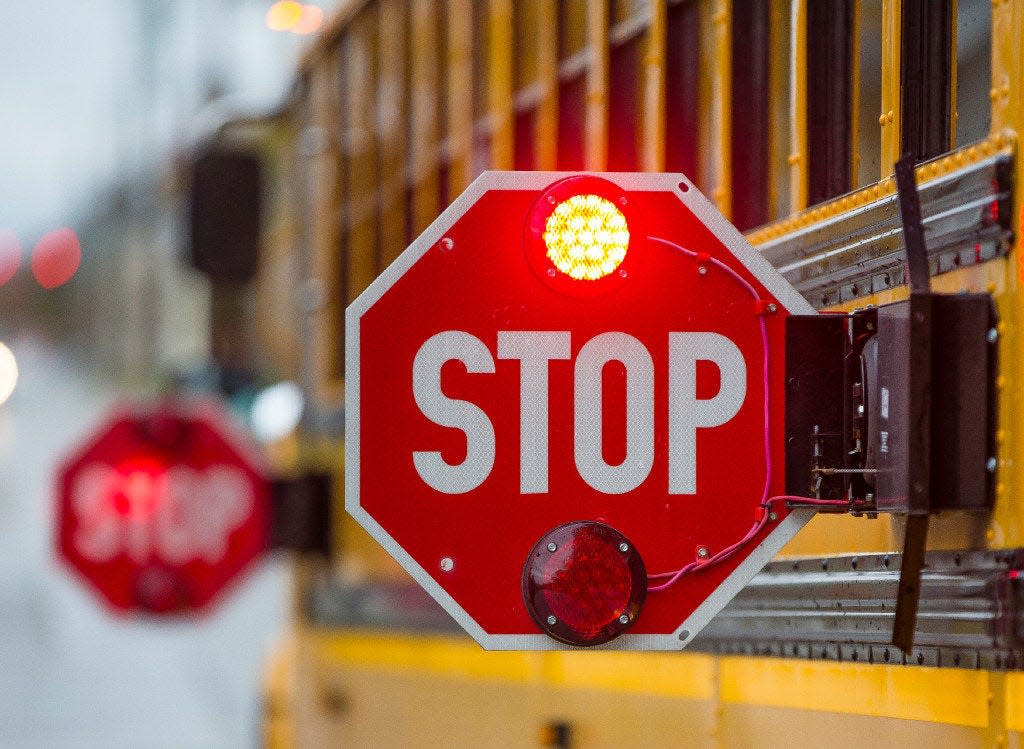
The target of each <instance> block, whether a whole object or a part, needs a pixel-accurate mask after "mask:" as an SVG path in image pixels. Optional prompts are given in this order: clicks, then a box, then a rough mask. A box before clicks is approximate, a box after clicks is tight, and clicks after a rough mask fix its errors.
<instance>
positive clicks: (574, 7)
mask: <svg viewBox="0 0 1024 749" xmlns="http://www.w3.org/2000/svg"><path fill="white" fill-rule="evenodd" d="M586 16H587V14H586V0H559V3H558V144H557V149H556V151H557V152H556V163H557V165H558V166H557V168H558V169H563V170H566V171H578V170H580V169H583V167H584V156H583V134H584V132H585V131H584V127H585V124H586V100H587V62H588V60H587V50H586V46H587V27H586Z"/></svg>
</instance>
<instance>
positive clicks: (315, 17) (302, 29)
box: [289, 5, 324, 34]
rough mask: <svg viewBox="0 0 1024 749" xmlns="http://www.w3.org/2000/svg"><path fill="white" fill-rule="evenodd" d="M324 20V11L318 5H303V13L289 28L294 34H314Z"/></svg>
mask: <svg viewBox="0 0 1024 749" xmlns="http://www.w3.org/2000/svg"><path fill="white" fill-rule="evenodd" d="M323 22H324V12H323V10H321V8H320V6H318V5H303V6H302V15H301V16H300V17H299V20H298V21H296V22H295V23H294V24H293V25H292V27H291V28H290V29H289V31H291V32H292V33H293V34H312V33H313V32H314V31H316V30H317V29H319V28H320V25H321V24H322V23H323Z"/></svg>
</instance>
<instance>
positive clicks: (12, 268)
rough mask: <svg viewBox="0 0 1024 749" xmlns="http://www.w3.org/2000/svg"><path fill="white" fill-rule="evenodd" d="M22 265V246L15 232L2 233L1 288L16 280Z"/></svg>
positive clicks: (0, 254)
mask: <svg viewBox="0 0 1024 749" xmlns="http://www.w3.org/2000/svg"><path fill="white" fill-rule="evenodd" d="M20 265H21V244H19V243H18V238H17V237H16V236H15V235H14V232H13V231H10V230H9V229H4V230H3V231H0V286H3V285H4V284H5V283H7V282H8V281H10V280H11V279H12V278H14V274H15V273H17V272H18V267H19V266H20Z"/></svg>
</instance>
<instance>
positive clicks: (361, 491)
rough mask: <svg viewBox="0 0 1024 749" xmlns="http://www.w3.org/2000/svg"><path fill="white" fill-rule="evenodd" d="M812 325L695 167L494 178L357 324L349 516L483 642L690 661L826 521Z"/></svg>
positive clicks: (400, 268) (375, 293) (350, 330)
mask: <svg viewBox="0 0 1024 749" xmlns="http://www.w3.org/2000/svg"><path fill="white" fill-rule="evenodd" d="M811 312H812V309H811V308H810V306H809V305H808V304H807V302H806V301H805V300H804V299H803V298H802V297H801V296H800V295H799V294H798V293H797V292H796V291H795V290H794V289H792V287H790V286H789V285H788V284H787V283H786V282H785V280H784V279H783V278H782V277H781V276H780V275H779V274H778V273H777V272H776V271H775V270H774V269H773V268H772V267H771V266H770V265H769V264H768V263H767V262H766V261H765V260H764V259H763V258H762V257H761V256H760V255H759V254H758V253H757V252H756V251H755V250H754V249H753V248H752V247H751V246H750V245H749V244H748V243H747V242H746V240H745V239H744V238H743V237H742V235H741V234H740V233H739V232H738V231H737V230H736V229H735V228H734V227H732V226H731V225H730V224H729V223H728V222H727V221H726V220H725V219H724V218H723V217H722V216H721V215H720V214H719V213H718V212H717V210H715V208H714V207H713V206H712V205H711V204H710V203H709V202H708V201H707V200H706V199H705V198H704V196H703V195H701V194H700V192H699V191H698V190H697V189H696V188H694V187H693V185H692V184H691V183H690V182H689V181H688V180H687V179H686V178H685V177H683V176H682V175H671V174H603V175H567V174H552V173H540V172H534V173H502V172H488V173H485V174H483V175H482V176H481V177H480V178H479V179H477V180H476V181H475V182H474V183H473V184H472V185H471V186H470V187H469V189H468V190H467V191H466V192H465V193H464V194H463V195H462V196H460V197H459V198H458V199H457V200H456V201H455V202H454V203H453V204H452V205H451V206H450V207H449V208H448V209H447V210H446V211H445V212H444V213H443V214H442V215H441V216H440V217H439V218H438V219H437V221H435V222H434V224H433V225H432V226H430V228H428V229H427V231H426V232H424V234H423V235H422V236H420V237H419V238H418V239H417V240H416V241H415V242H414V243H413V244H412V245H411V246H410V247H409V248H408V249H407V250H406V251H405V252H404V253H403V254H402V255H401V256H400V257H399V258H398V259H397V260H396V261H395V262H394V264H392V265H391V266H390V267H389V268H388V269H387V270H386V271H385V272H384V273H383V274H382V275H381V276H380V277H379V278H378V279H377V280H376V281H375V282H374V283H373V284H372V285H371V286H370V287H369V288H368V289H367V290H366V291H365V292H364V293H363V294H362V295H361V296H360V297H359V298H358V299H357V300H356V301H355V302H353V303H352V305H351V306H350V307H349V309H348V312H347V320H346V507H347V509H348V511H349V512H350V513H351V514H352V515H353V516H354V517H355V518H356V519H357V520H358V521H359V522H360V523H361V524H362V525H363V527H364V528H366V530H367V531H368V532H369V533H370V534H371V535H372V536H373V537H374V538H376V539H377V541H379V542H380V543H381V544H382V545H383V546H384V547H385V548H386V549H387V550H388V551H389V552H390V553H391V554H392V555H393V556H394V557H395V559H397V560H398V562H399V563H400V564H401V565H402V566H403V567H404V568H405V569H406V570H407V571H408V572H409V573H410V574H411V575H412V576H413V578H415V579H416V580H417V581H418V582H419V583H420V584H421V585H423V586H424V587H425V588H426V589H427V590H428V591H429V592H430V593H431V594H432V595H433V597H434V598H435V599H436V600H437V601H438V602H439V603H440V604H441V605H442V606H443V607H444V608H445V609H446V610H447V611H448V612H449V613H450V614H451V615H452V616H453V617H454V618H455V619H456V620H457V621H458V622H460V623H461V625H462V626H463V627H464V628H465V629H466V630H467V631H468V632H469V633H470V634H471V635H472V636H473V637H474V638H475V639H476V640H477V641H478V642H479V643H480V644H482V645H483V646H484V647H487V648H492V649H502V648H558V647H564V646H566V645H570V646H571V645H604V646H606V647H612V648H632V649H669V648H679V647H683V646H685V644H686V643H687V642H689V641H690V640H692V638H693V637H694V635H696V634H697V632H699V631H700V629H701V628H702V627H703V626H704V625H705V624H706V623H707V622H708V621H709V620H710V619H711V617H713V616H714V615H715V613H717V612H718V611H719V610H720V609H721V608H722V607H723V606H724V605H725V604H726V603H727V602H728V601H729V599H730V598H731V597H732V596H733V595H734V594H735V593H736V592H737V591H738V590H739V589H740V588H741V587H742V586H743V585H745V584H746V582H747V581H748V580H749V579H750V577H752V576H753V575H754V574H755V573H756V572H757V571H758V570H759V569H760V568H761V567H762V566H763V565H764V564H765V562H767V561H768V560H769V559H770V558H771V557H772V556H773V555H774V554H775V553H776V552H777V551H778V550H779V549H780V548H781V547H782V545H783V544H784V543H785V542H786V541H787V540H789V539H790V538H791V537H792V536H793V534H794V533H795V532H796V531H797V530H798V529H799V528H800V527H801V526H802V525H803V524H804V523H805V522H806V521H807V519H808V518H809V511H808V510H806V509H787V506H786V503H785V502H784V501H781V499H776V495H781V494H782V493H783V489H784V475H783V474H784V471H783V465H782V463H783V460H784V449H783V445H782V440H783V428H784V427H783V425H784V413H783V411H784V405H785V404H784V402H783V401H784V390H783V387H784V382H783V378H784V371H783V368H784V328H785V324H784V323H785V317H786V316H787V315H788V314H790V313H801V314H805V313H811Z"/></svg>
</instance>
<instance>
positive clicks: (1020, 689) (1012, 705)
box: [1005, 671, 1024, 731]
mask: <svg viewBox="0 0 1024 749" xmlns="http://www.w3.org/2000/svg"><path fill="white" fill-rule="evenodd" d="M1005 678H1006V693H1005V701H1006V727H1007V729H1009V730H1011V731H1024V673H1021V672H1019V671H1018V672H1011V673H1008V674H1006V677H1005Z"/></svg>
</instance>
